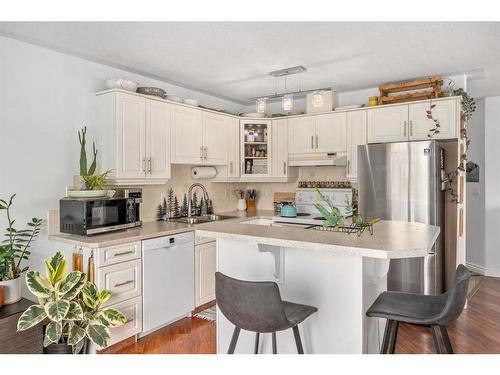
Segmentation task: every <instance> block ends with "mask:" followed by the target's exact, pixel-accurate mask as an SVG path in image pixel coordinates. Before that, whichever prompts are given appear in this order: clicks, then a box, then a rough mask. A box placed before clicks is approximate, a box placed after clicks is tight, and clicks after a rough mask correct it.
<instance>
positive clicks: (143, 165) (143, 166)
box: [142, 158, 146, 172]
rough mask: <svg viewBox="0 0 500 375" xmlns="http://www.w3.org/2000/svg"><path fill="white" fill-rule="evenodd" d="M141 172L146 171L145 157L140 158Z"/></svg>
mask: <svg viewBox="0 0 500 375" xmlns="http://www.w3.org/2000/svg"><path fill="white" fill-rule="evenodd" d="M142 172H146V158H144V159H142Z"/></svg>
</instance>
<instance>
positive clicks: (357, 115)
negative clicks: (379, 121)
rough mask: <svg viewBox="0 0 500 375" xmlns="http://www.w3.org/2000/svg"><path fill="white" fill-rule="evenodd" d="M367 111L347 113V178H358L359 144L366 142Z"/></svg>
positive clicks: (352, 179) (351, 179) (355, 179)
mask: <svg viewBox="0 0 500 375" xmlns="http://www.w3.org/2000/svg"><path fill="white" fill-rule="evenodd" d="M366 122H367V111H366V110H361V111H352V112H348V113H347V171H346V175H347V178H348V179H349V180H350V181H352V182H356V181H357V179H358V146H360V145H365V144H366Z"/></svg>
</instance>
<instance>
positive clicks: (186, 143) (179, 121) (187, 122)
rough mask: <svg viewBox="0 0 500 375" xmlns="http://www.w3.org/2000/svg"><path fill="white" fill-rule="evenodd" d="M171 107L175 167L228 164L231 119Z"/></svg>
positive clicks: (185, 108)
mask: <svg viewBox="0 0 500 375" xmlns="http://www.w3.org/2000/svg"><path fill="white" fill-rule="evenodd" d="M172 107H173V108H172V140H171V142H172V146H171V149H172V163H173V164H190V165H193V164H194V165H196V164H208V165H225V164H227V136H228V135H227V123H228V120H229V117H227V116H224V115H219V114H216V113H208V112H203V111H200V110H199V109H196V108H189V107H185V106H177V105H173V106H172Z"/></svg>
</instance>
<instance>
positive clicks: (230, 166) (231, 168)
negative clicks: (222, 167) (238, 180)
mask: <svg viewBox="0 0 500 375" xmlns="http://www.w3.org/2000/svg"><path fill="white" fill-rule="evenodd" d="M229 173H231V174H232V173H233V162H232V161H230V162H229Z"/></svg>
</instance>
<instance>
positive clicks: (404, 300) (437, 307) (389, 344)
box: [366, 264, 470, 354]
mask: <svg viewBox="0 0 500 375" xmlns="http://www.w3.org/2000/svg"><path fill="white" fill-rule="evenodd" d="M469 278H470V274H469V271H468V270H467V268H465V266H464V265H462V264H461V265H459V266H458V268H457V271H456V273H455V280H454V281H453V284H452V285H451V287H450V288H449V289H448V291H447V292H446V293H444V294H441V295H439V296H427V295H421V294H411V293H401V292H384V293H382V294H381V295H380V296H378V298H377V299H376V300H375V302H374V303H373V305H371V307H370V308H369V309H368V311H367V312H366V315H368V316H370V317H379V318H385V319H387V323H386V326H385V333H384V339H383V341H382V348H381V350H380V353H381V354H385V353H387V352H389V353H394V350H395V348H396V338H397V334H398V324H399V322H404V323H409V324H416V325H425V326H430V327H431V329H432V336H433V338H434V345H435V347H436V353H442V351H441V343H440V340H439V330H440V331H441V335H442V336H443V341H444V344H445V347H446V351H447V352H448V353H449V354H453V348H452V346H451V342H450V338H449V337H448V330H447V329H446V326H447V325H448V324H450V323H451V322H453V321H455V320H456V319H457V318H458V317H459V316H460V314H461V313H462V310H463V308H464V306H465V301H466V299H467V291H468V286H469Z"/></svg>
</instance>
